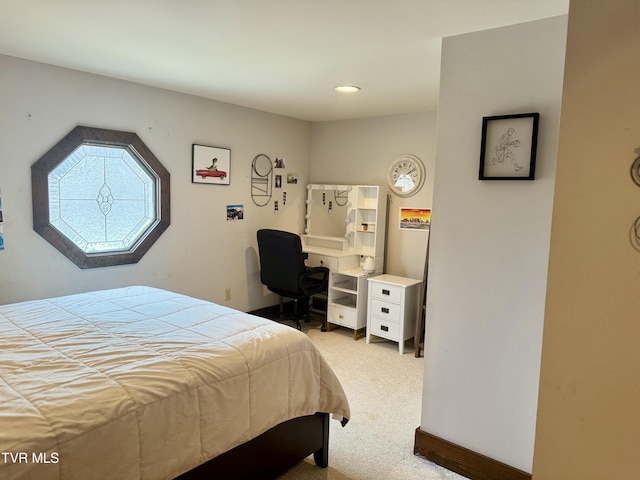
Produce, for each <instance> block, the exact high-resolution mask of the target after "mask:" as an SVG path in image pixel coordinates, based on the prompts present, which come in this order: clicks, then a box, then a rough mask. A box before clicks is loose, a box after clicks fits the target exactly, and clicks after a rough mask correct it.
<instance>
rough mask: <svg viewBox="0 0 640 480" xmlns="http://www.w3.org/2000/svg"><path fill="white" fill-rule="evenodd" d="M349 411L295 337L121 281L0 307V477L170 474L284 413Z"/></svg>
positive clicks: (120, 479) (311, 350) (328, 375)
mask: <svg viewBox="0 0 640 480" xmlns="http://www.w3.org/2000/svg"><path fill="white" fill-rule="evenodd" d="M315 412H329V413H332V414H334V417H336V418H338V419H342V418H349V406H348V403H347V399H346V397H345V394H344V392H343V390H342V387H341V385H340V383H339V381H338V379H337V378H336V376H335V374H334V373H333V371H332V370H331V368H330V367H329V366H328V365H327V363H326V362H325V360H324V359H323V358H322V356H321V355H320V353H319V352H318V351H317V350H316V348H315V347H314V345H313V344H312V343H311V342H310V341H309V339H308V338H307V337H306V335H304V334H303V333H301V332H299V331H297V330H295V329H293V328H290V327H287V326H284V325H280V324H277V323H275V322H272V321H269V320H265V319H262V318H259V317H255V316H252V315H249V314H246V313H242V312H238V311H236V310H232V309H229V308H226V307H223V306H220V305H216V304H213V303H209V302H206V301H202V300H198V299H195V298H191V297H187V296H184V295H179V294H176V293H172V292H168V291H164V290H158V289H155V288H150V287H129V288H122V289H114V290H105V291H99V292H92V293H86V294H78V295H71V296H66V297H60V298H53V299H47V300H41V301H32V302H23V303H17V304H12V305H4V306H0V478H1V479H3V480H9V479H29V480H33V479H52V480H54V479H55V480H57V479H82V480H85V479H93V478H96V479H97V478H100V479H117V480H126V479H143V480H144V479H154V480H155V479H169V478H173V477H175V476H177V475H179V474H180V473H183V472H185V471H187V470H189V469H191V468H193V467H194V466H196V465H198V464H200V463H203V462H204V461H206V460H208V459H210V458H212V457H214V456H216V455H218V454H220V453H223V452H225V451H227V450H229V449H231V448H233V447H234V446H236V445H238V444H240V443H243V442H245V441H247V440H250V439H251V438H253V437H255V436H257V435H259V434H261V433H262V432H264V431H266V430H268V429H269V428H271V427H272V426H274V425H276V424H278V423H281V422H283V421H286V420H288V419H291V418H294V417H297V416H302V415H310V414H313V413H315Z"/></svg>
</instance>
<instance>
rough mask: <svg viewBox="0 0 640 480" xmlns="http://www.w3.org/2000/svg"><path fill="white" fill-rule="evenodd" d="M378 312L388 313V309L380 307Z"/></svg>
mask: <svg viewBox="0 0 640 480" xmlns="http://www.w3.org/2000/svg"><path fill="white" fill-rule="evenodd" d="M380 311H381V312H382V313H389V309H388V308H387V307H381V308H380Z"/></svg>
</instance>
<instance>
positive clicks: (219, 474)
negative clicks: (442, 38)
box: [176, 413, 329, 480]
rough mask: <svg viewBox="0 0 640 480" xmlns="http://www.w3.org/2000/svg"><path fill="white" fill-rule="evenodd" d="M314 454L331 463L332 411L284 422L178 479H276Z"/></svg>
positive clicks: (322, 462)
mask: <svg viewBox="0 0 640 480" xmlns="http://www.w3.org/2000/svg"><path fill="white" fill-rule="evenodd" d="M311 454H313V459H314V461H315V462H316V464H317V465H318V466H320V467H323V468H324V467H326V466H327V465H328V462H329V414H328V413H316V414H315V415H308V416H305V417H298V418H294V419H291V420H289V421H286V422H283V423H281V424H279V425H276V426H275V427H273V428H271V429H270V430H267V431H266V432H264V433H263V434H262V435H260V436H258V437H256V438H254V439H253V440H251V441H249V442H247V443H243V444H242V445H238V446H237V447H235V448H234V449H232V450H229V451H228V452H225V453H223V454H222V455H219V456H217V457H215V458H213V459H211V460H209V461H208V462H206V463H203V464H202V465H199V466H197V467H196V468H194V469H192V470H190V471H188V472H186V473H184V474H182V475H180V476H179V477H177V478H176V480H204V479H211V478H234V479H256V478H260V479H270V478H271V479H273V478H276V477H277V476H278V475H281V474H283V473H284V472H286V471H287V470H289V469H290V468H291V467H293V466H294V465H296V464H298V463H299V462H301V461H302V460H304V459H305V458H306V457H308V456H309V455H311Z"/></svg>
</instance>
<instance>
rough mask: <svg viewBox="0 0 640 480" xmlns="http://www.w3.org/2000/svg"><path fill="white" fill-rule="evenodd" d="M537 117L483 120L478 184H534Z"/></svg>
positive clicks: (527, 115)
mask: <svg viewBox="0 0 640 480" xmlns="http://www.w3.org/2000/svg"><path fill="white" fill-rule="evenodd" d="M539 119H540V114H539V113H520V114H517V115H499V116H494V117H483V118H482V143H481V146H480V174H479V177H478V178H479V179H480V180H533V179H534V178H535V170H536V149H537V142H538V121H539Z"/></svg>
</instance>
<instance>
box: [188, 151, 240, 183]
mask: <svg viewBox="0 0 640 480" xmlns="http://www.w3.org/2000/svg"><path fill="white" fill-rule="evenodd" d="M191 162H192V163H191V183H208V184H209V185H229V184H230V183H231V172H230V170H231V150H229V149H228V148H218V147H207V146H206V145H196V144H195V143H194V144H193V149H192V159H191Z"/></svg>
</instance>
